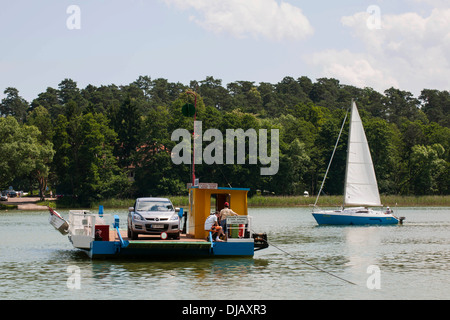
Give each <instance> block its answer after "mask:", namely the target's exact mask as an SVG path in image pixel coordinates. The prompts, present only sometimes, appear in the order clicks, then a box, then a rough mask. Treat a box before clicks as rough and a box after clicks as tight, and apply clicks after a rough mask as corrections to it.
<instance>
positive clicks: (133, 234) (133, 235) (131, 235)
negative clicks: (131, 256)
mask: <svg viewBox="0 0 450 320" xmlns="http://www.w3.org/2000/svg"><path fill="white" fill-rule="evenodd" d="M128 232H129V233H130V235H129V238H131V240H137V238H138V236H139V234H138V233H136V232H134V231H133V229H128Z"/></svg>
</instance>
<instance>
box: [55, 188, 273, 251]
mask: <svg viewBox="0 0 450 320" xmlns="http://www.w3.org/2000/svg"><path fill="white" fill-rule="evenodd" d="M188 190H189V207H188V208H187V209H188V210H187V212H185V211H184V210H183V208H181V209H178V208H173V205H172V203H171V202H170V200H169V199H165V198H153V199H154V200H155V202H158V203H159V204H161V205H162V206H161V210H159V209H158V208H156V209H155V210H151V208H150V207H149V208H147V209H148V210H147V209H143V208H144V207H143V206H141V204H140V202H142V201H143V200H142V199H140V200H137V201H136V203H135V205H134V207H130V208H129V213H128V219H127V223H126V224H127V229H126V230H124V229H121V228H120V222H121V221H120V218H119V216H118V215H114V216H113V215H108V214H104V213H103V207H102V206H100V208H99V211H98V213H91V212H90V211H86V210H71V211H69V217H68V220H66V219H64V218H63V217H62V216H61V215H60V214H59V213H57V212H56V211H55V210H53V209H51V208H50V207H49V211H50V216H49V222H50V224H51V225H53V226H54V228H55V229H56V230H58V231H59V232H60V233H61V234H63V235H67V236H68V238H69V240H70V242H71V243H72V244H73V246H74V247H75V248H76V249H80V250H82V251H84V252H86V253H87V255H88V256H89V257H90V258H92V259H96V258H129V257H130V258H131V257H133V258H146V259H154V258H161V257H165V258H177V259H178V258H180V257H188V258H189V257H224V256H241V257H252V256H253V255H254V253H255V251H257V250H261V249H264V248H267V247H268V242H267V235H266V234H265V233H255V232H254V231H253V228H252V221H253V219H252V217H251V216H249V215H248V208H247V194H248V191H250V189H247V188H222V187H218V186H217V184H214V183H199V184H197V185H194V186H192V185H191V186H189V187H188ZM143 199H145V200H146V201H147V202H151V199H152V198H143ZM226 202H227V203H229V205H230V207H231V208H232V210H233V211H234V212H236V213H238V215H237V216H234V217H228V218H227V219H226V230H227V232H226V237H225V239H224V240H221V241H215V238H213V234H212V232H211V231H210V230H205V221H206V219H207V218H208V216H209V215H210V214H211V213H214V212H216V211H221V210H222V209H223V208H224V204H225V203H226Z"/></svg>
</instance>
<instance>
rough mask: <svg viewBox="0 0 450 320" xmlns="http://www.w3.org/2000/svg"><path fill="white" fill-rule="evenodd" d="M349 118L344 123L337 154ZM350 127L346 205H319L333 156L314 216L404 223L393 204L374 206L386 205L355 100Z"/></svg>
mask: <svg viewBox="0 0 450 320" xmlns="http://www.w3.org/2000/svg"><path fill="white" fill-rule="evenodd" d="M346 118H347V117H345V119H344V122H343V124H342V127H341V132H340V133H339V137H338V141H337V142H336V146H335V149H334V151H333V155H334V152H335V151H336V147H337V145H338V142H339V139H340V136H341V133H342V129H343V128H344V123H345V121H346ZM349 130H350V131H349V138H348V150H347V165H346V172H345V185H344V202H343V206H342V208H341V209H339V210H321V209H319V208H318V207H317V202H318V199H319V196H320V193H321V192H322V188H323V185H324V182H325V179H326V176H327V174H328V170H329V168H330V165H331V161H332V160H333V156H332V157H331V160H330V164H329V165H328V169H327V172H326V174H325V177H324V179H323V182H322V186H321V188H320V191H319V193H318V195H317V199H316V202H315V204H314V209H313V213H312V215H313V217H314V218H315V219H316V221H317V223H318V224H319V225H385V224H398V223H399V222H400V223H402V221H403V219H404V218H403V217H401V218H397V217H396V216H394V215H393V212H392V211H391V210H390V209H389V207H387V209H386V210H374V209H372V208H371V207H383V205H382V204H381V200H380V194H379V191H378V184H377V178H376V176H375V170H374V167H373V162H372V157H371V154H370V149H369V144H368V142H367V138H366V134H365V132H364V127H363V124H362V121H361V118H360V116H359V113H358V109H357V107H356V103H355V102H354V101H352V104H351V117H350V129H349Z"/></svg>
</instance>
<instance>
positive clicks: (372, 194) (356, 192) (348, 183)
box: [344, 101, 382, 206]
mask: <svg viewBox="0 0 450 320" xmlns="http://www.w3.org/2000/svg"><path fill="white" fill-rule="evenodd" d="M347 152H348V153H347V169H346V173H345V188H344V206H355V205H356V206H382V204H381V200H380V194H379V192H378V184H377V178H376V176H375V170H374V169H373V163H372V157H371V155H370V149H369V144H368V143H367V138H366V134H365V133H364V128H363V125H362V121H361V118H360V116H359V113H358V109H357V108H356V103H355V102H354V101H352V112H351V119H350V132H349V140H348V151H347Z"/></svg>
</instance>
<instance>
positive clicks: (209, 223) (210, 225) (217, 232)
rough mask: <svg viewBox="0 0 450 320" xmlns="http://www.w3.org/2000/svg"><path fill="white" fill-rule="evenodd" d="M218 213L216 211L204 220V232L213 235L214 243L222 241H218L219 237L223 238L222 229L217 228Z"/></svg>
mask: <svg viewBox="0 0 450 320" xmlns="http://www.w3.org/2000/svg"><path fill="white" fill-rule="evenodd" d="M219 216H220V212H219V211H216V213H214V214H211V215H210V216H209V217H208V218H206V221H205V231H211V232H212V235H213V239H214V238H215V241H222V240H220V238H219V237H220V236H224V235H225V234H224V233H223V230H222V227H221V226H219V222H218V219H219Z"/></svg>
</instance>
